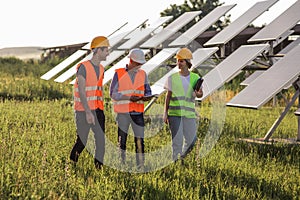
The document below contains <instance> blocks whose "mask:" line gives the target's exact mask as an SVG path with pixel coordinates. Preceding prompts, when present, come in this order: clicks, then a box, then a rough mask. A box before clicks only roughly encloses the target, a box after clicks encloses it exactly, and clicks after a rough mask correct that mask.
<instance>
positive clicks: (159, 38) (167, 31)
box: [140, 11, 202, 48]
mask: <svg viewBox="0 0 300 200" xmlns="http://www.w3.org/2000/svg"><path fill="white" fill-rule="evenodd" d="M201 12H202V11H190V12H185V13H183V14H182V15H180V16H179V17H178V18H177V19H175V20H174V21H173V22H172V23H170V24H169V25H168V26H166V27H165V28H164V29H162V30H161V31H160V32H158V33H157V34H155V35H154V36H153V37H151V38H150V39H149V40H147V41H146V42H144V43H143V44H142V45H140V47H141V48H155V47H157V46H158V45H160V44H161V43H162V42H164V41H165V40H166V39H168V38H169V37H170V36H172V35H173V34H175V33H176V31H178V30H179V29H181V28H182V27H183V26H184V25H186V24H187V23H189V22H190V21H191V20H192V19H194V18H195V17H196V16H198V15H200V14H201Z"/></svg>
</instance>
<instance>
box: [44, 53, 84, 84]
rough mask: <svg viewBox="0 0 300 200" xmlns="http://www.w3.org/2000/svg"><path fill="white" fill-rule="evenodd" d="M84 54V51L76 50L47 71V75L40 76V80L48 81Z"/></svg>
mask: <svg viewBox="0 0 300 200" xmlns="http://www.w3.org/2000/svg"><path fill="white" fill-rule="evenodd" d="M84 54H86V51H84V50H78V51H76V52H75V53H73V54H72V55H71V56H69V57H68V58H66V59H65V60H63V61H62V62H61V63H59V64H58V65H56V66H55V67H54V68H52V69H51V70H49V71H48V72H47V73H45V74H44V75H42V76H41V79H44V80H49V79H51V78H52V77H54V76H55V75H56V74H58V73H59V72H61V71H62V70H63V69H65V68H66V67H68V66H69V65H70V64H72V63H73V62H75V61H76V60H77V59H78V58H80V57H82V56H83V55H84Z"/></svg>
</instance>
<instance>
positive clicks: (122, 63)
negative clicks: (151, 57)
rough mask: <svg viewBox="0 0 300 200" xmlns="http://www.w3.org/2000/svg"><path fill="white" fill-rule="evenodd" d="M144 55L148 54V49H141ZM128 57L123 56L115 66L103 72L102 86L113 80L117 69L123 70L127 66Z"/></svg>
mask: <svg viewBox="0 0 300 200" xmlns="http://www.w3.org/2000/svg"><path fill="white" fill-rule="evenodd" d="M143 52H144V54H147V53H148V52H149V49H143ZM128 61H129V60H128V57H127V56H125V57H124V58H123V59H121V60H120V61H119V62H117V63H116V64H115V65H113V66H112V67H111V68H109V69H108V70H106V71H105V73H104V79H103V85H105V84H106V83H107V82H108V81H110V80H111V79H112V78H113V75H114V74H115V70H116V69H119V68H123V67H125V66H126V64H128Z"/></svg>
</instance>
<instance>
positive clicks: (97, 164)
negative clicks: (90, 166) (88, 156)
mask: <svg viewBox="0 0 300 200" xmlns="http://www.w3.org/2000/svg"><path fill="white" fill-rule="evenodd" d="M102 167H103V163H102V162H100V161H98V160H95V168H96V169H98V170H99V169H102Z"/></svg>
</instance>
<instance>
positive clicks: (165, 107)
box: [163, 77, 172, 124]
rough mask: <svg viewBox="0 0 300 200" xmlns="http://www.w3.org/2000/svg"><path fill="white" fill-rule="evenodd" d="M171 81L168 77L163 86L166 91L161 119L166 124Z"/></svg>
mask: <svg viewBox="0 0 300 200" xmlns="http://www.w3.org/2000/svg"><path fill="white" fill-rule="evenodd" d="M171 87H172V82H171V77H168V79H167V81H166V84H165V86H164V88H165V89H166V90H167V93H166V98H165V105H164V113H163V121H164V122H165V123H166V124H167V123H169V122H168V110H169V105H170V99H171V96H172V89H171Z"/></svg>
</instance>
